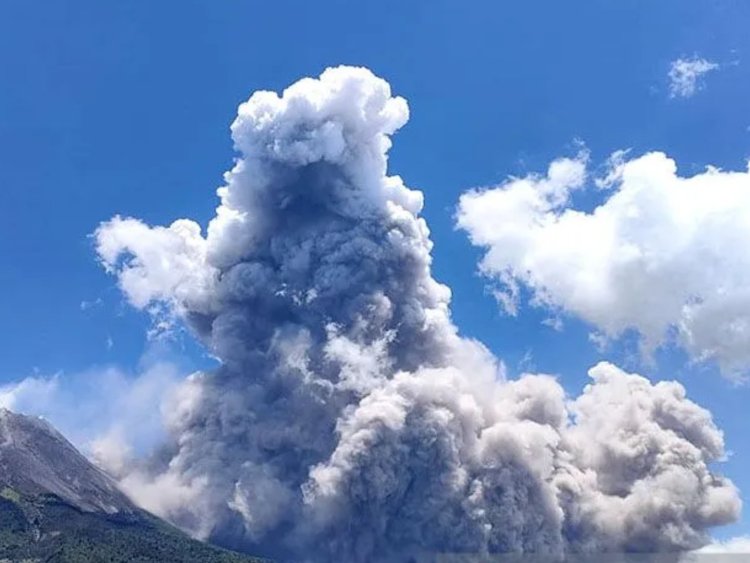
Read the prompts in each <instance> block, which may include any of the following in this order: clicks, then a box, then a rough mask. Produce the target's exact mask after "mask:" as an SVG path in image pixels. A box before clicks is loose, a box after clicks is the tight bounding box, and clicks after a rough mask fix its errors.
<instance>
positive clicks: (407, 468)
mask: <svg viewBox="0 0 750 563" xmlns="http://www.w3.org/2000/svg"><path fill="white" fill-rule="evenodd" d="M407 120H408V107H407V104H406V102H405V101H404V100H403V99H402V98H399V97H395V96H393V95H392V93H391V89H390V86H389V85H388V83H387V82H385V81H384V80H382V79H380V78H377V77H375V76H374V75H373V74H372V73H371V72H370V71H368V70H366V69H363V68H350V67H338V68H333V69H328V70H326V71H325V72H324V73H323V74H322V75H321V76H320V77H319V78H317V79H310V78H307V79H303V80H301V81H299V82H297V83H295V84H294V85H292V86H291V87H289V88H288V89H286V90H285V91H284V92H283V93H282V94H281V95H278V94H276V93H274V92H256V93H255V94H253V95H252V96H251V97H250V99H249V100H248V101H247V102H245V103H243V104H242V105H241V106H240V107H239V110H238V116H237V119H236V120H235V122H234V123H233V124H232V128H231V130H232V138H233V140H234V143H235V147H236V149H237V151H238V152H239V157H238V159H237V160H236V163H235V166H234V167H233V169H232V170H231V171H229V172H227V173H226V175H225V185H224V186H223V187H221V188H220V189H219V190H218V196H219V198H220V201H221V203H220V205H219V207H218V209H217V212H216V216H215V217H214V219H213V220H212V221H211V222H210V224H209V225H208V229H207V232H206V234H205V235H203V233H202V230H201V228H200V226H199V225H198V224H196V223H195V222H193V221H189V220H184V219H183V220H179V221H176V222H175V223H173V224H172V225H170V226H168V227H151V226H147V225H145V224H144V223H142V222H141V221H139V220H137V219H132V218H121V217H115V218H113V219H112V220H110V221H108V222H106V223H103V224H102V225H101V226H100V228H99V229H98V230H97V232H96V241H97V250H98V253H99V256H100V259H101V261H102V263H103V264H104V266H105V267H106V268H107V269H108V270H109V271H110V272H111V273H113V274H114V275H116V276H117V279H118V282H119V284H120V287H121V288H122V290H123V291H124V293H125V295H126V296H127V297H128V299H129V300H130V302H131V303H132V304H133V305H134V306H135V307H138V308H142V309H147V310H152V311H153V310H157V311H161V313H160V314H165V313H164V312H165V311H166V314H167V315H169V316H171V317H173V318H176V319H179V320H180V321H182V322H184V323H185V324H186V325H187V326H188V327H190V329H191V330H192V331H193V333H194V334H195V335H196V336H197V338H198V339H200V341H201V342H202V343H203V344H204V345H205V346H206V347H207V348H208V349H210V351H211V353H212V354H214V355H215V356H216V357H217V358H218V359H219V360H220V361H221V366H220V367H219V368H218V369H216V370H215V371H213V372H206V373H197V374H194V375H192V376H191V377H189V378H188V379H187V380H186V381H185V383H184V384H183V385H182V386H181V387H180V388H179V389H178V390H177V391H176V392H175V393H173V394H172V396H171V397H170V399H169V401H170V405H169V406H168V407H167V408H165V412H166V413H168V414H167V419H166V421H165V422H166V425H167V427H168V430H169V433H170V436H171V440H170V442H169V443H168V444H167V445H165V446H164V448H163V449H162V450H161V451H159V452H158V453H157V454H155V455H154V456H153V458H151V459H149V460H145V461H144V462H143V463H142V464H140V465H137V466H133V467H129V468H127V469H126V470H124V471H123V472H122V473H121V474H120V477H121V483H122V484H123V487H124V488H125V489H126V490H127V491H128V492H129V494H130V495H131V496H132V497H133V498H134V499H135V500H136V501H138V502H140V503H141V504H142V505H144V506H145V507H146V508H150V509H151V510H153V511H155V512H157V513H158V514H160V515H162V516H164V517H166V518H168V519H170V520H171V521H172V522H174V523H175V524H177V525H179V526H181V527H183V528H184V529H187V530H189V531H190V532H191V533H193V534H195V535H197V536H199V537H202V538H208V539H211V540H213V541H216V542H219V543H221V544H223V545H226V546H230V547H235V548H241V549H245V550H247V551H249V552H252V553H257V554H261V555H269V556H274V557H280V558H282V559H283V558H292V559H295V560H300V559H302V560H321V561H323V560H341V561H343V560H346V561H374V560H403V559H406V558H408V557H421V556H424V555H427V554H431V553H437V552H446V553H447V552H451V553H499V552H514V553H527V552H534V553H544V554H550V555H553V556H554V555H562V554H565V553H584V552H600V551H623V550H637V551H660V550H665V551H669V550H672V551H674V550H686V549H693V548H697V547H700V546H701V545H704V544H705V543H707V541H708V537H707V535H706V530H707V529H708V528H709V527H711V526H715V525H720V524H723V523H726V522H729V521H731V520H733V519H734V518H736V516H737V513H738V511H739V500H738V495H737V491H736V490H735V488H734V487H733V485H732V484H731V483H730V482H729V481H728V480H726V479H724V478H722V477H721V476H719V475H716V474H713V473H712V472H711V470H710V469H709V464H710V463H711V462H713V461H717V460H720V459H721V458H722V456H723V440H722V434H721V432H720V431H719V430H718V429H717V428H716V427H715V425H714V424H713V422H712V420H711V416H710V414H709V413H708V412H707V411H705V410H703V409H701V408H700V407H699V406H697V405H695V404H694V403H692V402H691V401H689V400H688V399H687V398H686V397H685V392H684V389H683V388H682V387H681V386H680V385H679V384H677V383H659V384H656V385H653V384H651V383H650V382H649V381H648V380H646V379H644V378H642V377H640V376H638V375H634V374H628V373H625V372H623V371H621V370H619V369H618V368H617V367H615V366H613V365H610V364H600V365H598V366H596V367H595V368H593V369H592V370H591V373H590V375H591V377H592V383H591V384H590V385H589V386H588V387H587V388H586V389H585V390H584V392H583V394H582V395H581V396H580V397H578V398H577V399H573V400H569V399H567V398H566V397H565V394H564V391H563V389H562V388H561V386H560V385H559V384H558V383H557V382H556V381H555V379H554V378H552V377H549V376H544V375H527V376H524V377H522V378H520V379H518V380H507V379H506V378H505V377H504V374H503V370H502V364H501V363H500V362H499V361H498V360H497V359H496V358H494V357H493V356H492V354H491V353H490V352H489V351H488V350H487V349H486V348H485V347H484V346H483V345H482V344H480V343H478V342H475V341H471V340H468V339H465V338H462V337H461V336H459V334H458V332H457V329H456V327H455V326H454V325H453V323H452V321H451V319H450V311H449V301H450V291H449V289H448V288H447V287H445V286H443V285H441V284H440V283H438V282H437V281H435V280H434V279H433V277H432V274H431V271H430V263H431V256H430V251H431V248H432V243H431V241H430V239H429V230H428V228H427V225H426V223H425V221H424V220H423V219H422V218H420V217H419V212H420V210H421V207H422V194H421V193H420V192H418V191H416V190H412V189H409V188H407V187H406V186H405V185H404V183H403V181H402V180H401V179H400V178H399V177H398V176H389V175H388V174H387V153H388V149H389V148H390V146H391V141H390V136H391V135H392V134H393V133H394V132H396V130H398V129H399V128H400V127H401V126H403V125H404V124H405V123H406V121H407Z"/></svg>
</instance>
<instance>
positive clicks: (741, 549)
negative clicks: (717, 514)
mask: <svg viewBox="0 0 750 563" xmlns="http://www.w3.org/2000/svg"><path fill="white" fill-rule="evenodd" d="M698 553H746V554H750V536H739V537H736V538H731V539H728V540H725V541H717V542H714V543H712V544H709V545H707V546H706V547H704V548H702V549H700V550H698Z"/></svg>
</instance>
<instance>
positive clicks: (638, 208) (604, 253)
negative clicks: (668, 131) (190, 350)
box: [457, 152, 750, 377]
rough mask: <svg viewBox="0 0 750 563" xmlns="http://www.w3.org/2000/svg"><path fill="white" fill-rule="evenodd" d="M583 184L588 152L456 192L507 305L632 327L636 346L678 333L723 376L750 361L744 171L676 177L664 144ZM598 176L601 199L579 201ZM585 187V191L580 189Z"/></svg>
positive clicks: (647, 347)
mask: <svg viewBox="0 0 750 563" xmlns="http://www.w3.org/2000/svg"><path fill="white" fill-rule="evenodd" d="M612 162H613V164H612V166H613V168H612V170H611V171H610V172H609V173H608V174H607V176H606V177H605V178H603V179H601V178H600V179H598V181H596V182H587V181H586V159H585V157H579V158H576V159H568V158H563V159H559V160H556V161H554V162H553V163H552V164H551V165H550V167H549V171H548V173H547V175H546V176H539V175H530V176H527V177H524V178H511V179H510V180H508V181H506V182H504V183H502V184H501V185H499V186H497V187H494V188H489V189H480V190H472V191H469V192H467V193H465V194H463V195H462V196H461V199H460V203H459V207H458V213H457V223H458V225H459V227H460V228H462V229H464V230H465V231H466V232H467V233H468V234H469V237H470V239H471V241H472V243H473V244H475V245H476V246H479V247H481V248H483V249H485V250H486V253H485V254H484V257H483V258H482V260H481V264H480V269H481V271H482V272H483V273H484V274H485V275H486V276H488V277H489V278H491V279H493V280H495V281H496V282H497V284H498V285H497V290H496V293H497V295H498V297H499V300H500V302H501V304H502V305H503V307H504V308H505V309H506V310H507V311H508V312H510V313H511V314H513V313H515V311H516V309H517V307H518V306H519V295H520V293H519V287H521V286H523V287H526V288H528V289H529V290H530V292H531V295H532V304H533V305H534V306H538V307H544V308H549V309H551V310H553V311H555V312H556V313H559V312H565V313H568V314H572V315H575V316H577V317H580V318H581V319H583V320H584V321H586V322H588V323H590V324H591V325H593V326H594V327H595V329H596V330H597V331H599V332H600V333H601V334H602V335H603V336H604V337H606V338H616V337H618V336H620V335H622V334H623V333H624V332H625V331H627V330H628V329H633V330H635V331H637V332H638V334H639V335H640V337H641V344H642V347H643V351H644V352H645V353H646V354H648V353H650V352H652V351H653V350H654V349H655V348H656V347H658V346H660V345H663V344H666V343H671V342H675V343H677V344H678V345H679V346H681V347H682V348H684V350H685V351H686V352H687V353H688V354H689V356H690V357H691V358H692V359H693V360H695V361H704V360H715V361H716V362H718V364H719V365H720V367H721V369H722V371H723V372H724V373H725V374H726V375H727V376H730V377H740V376H741V375H742V374H743V373H744V372H746V371H747V369H748V367H750V253H748V252H747V251H746V247H747V241H748V240H750V173H748V172H747V171H739V172H732V171H722V170H718V169H716V168H708V169H707V170H705V171H704V172H701V173H698V174H695V175H693V176H687V177H684V176H680V175H679V174H678V173H677V165H676V163H675V162H674V160H672V159H670V158H669V157H667V156H666V155H665V154H663V153H659V152H653V153H648V154H645V155H643V156H641V157H638V158H634V159H632V160H626V159H625V156H624V154H623V153H617V155H615V158H614V159H613V161H612ZM590 184H595V185H596V188H595V189H597V190H602V189H604V190H608V191H601V192H597V193H595V194H593V195H594V196H595V197H596V196H599V195H603V196H604V201H603V202H602V203H600V204H599V205H597V206H596V207H595V208H594V209H592V210H590V211H582V210H579V209H576V207H575V205H574V204H573V203H572V202H573V198H574V197H575V194H576V192H582V191H584V190H585V189H586V186H588V185H590ZM588 195H591V192H589V194H588Z"/></svg>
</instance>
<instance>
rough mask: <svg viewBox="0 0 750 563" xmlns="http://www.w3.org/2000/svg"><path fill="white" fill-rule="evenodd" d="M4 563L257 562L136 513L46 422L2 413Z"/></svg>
mask: <svg viewBox="0 0 750 563" xmlns="http://www.w3.org/2000/svg"><path fill="white" fill-rule="evenodd" d="M0 561H39V562H41V561H45V562H46V561H49V562H71V563H72V562H75V563H78V562H81V563H83V562H100V561H101V562H123V563H124V562H141V563H148V562H154V563H155V562H160V563H161V562H166V561H170V562H185V563H193V562H195V563H199V562H200V563H212V562H216V563H240V562H250V561H258V560H257V559H253V558H250V557H247V556H244V555H240V554H236V553H232V552H229V551H225V550H222V549H219V548H216V547H213V546H210V545H207V544H204V543H201V542H198V541H196V540H193V539H191V538H189V537H188V536H186V535H185V534H183V533H182V532H180V531H179V530H177V529H175V528H173V527H172V526H170V525H169V524H167V523H165V522H163V521H161V520H159V519H158V518H156V517H155V516H152V515H151V514H149V513H147V512H145V511H143V510H141V509H139V508H138V507H136V506H135V505H134V504H133V503H132V502H131V501H130V500H129V499H128V498H127V497H126V496H125V495H124V494H123V493H121V492H120V491H119V490H118V488H117V486H116V484H115V483H114V481H113V480H112V479H111V478H110V477H108V476H107V475H106V474H105V473H103V472H102V471H100V470H99V469H97V468H96V467H95V466H94V465H92V464H91V463H90V462H89V461H88V460H87V459H86V458H85V457H84V456H82V455H81V454H80V453H79V452H78V451H77V450H76V449H75V448H74V447H73V446H72V445H71V444H70V443H69V442H68V441H67V440H66V439H65V438H64V437H63V436H62V435H61V434H60V433H59V432H57V431H56V430H55V429H54V428H53V427H52V426H51V425H49V424H48V423H47V422H45V421H43V420H41V419H38V418H33V417H29V416H23V415H18V414H14V413H12V412H10V411H7V410H5V409H0Z"/></svg>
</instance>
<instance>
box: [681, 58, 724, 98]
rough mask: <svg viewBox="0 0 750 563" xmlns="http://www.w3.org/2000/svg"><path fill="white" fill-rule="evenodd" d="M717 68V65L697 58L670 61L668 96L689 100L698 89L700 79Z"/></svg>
mask: <svg viewBox="0 0 750 563" xmlns="http://www.w3.org/2000/svg"><path fill="white" fill-rule="evenodd" d="M718 68H719V65H718V64H717V63H714V62H712V61H709V60H706V59H702V58H699V57H693V58H691V59H677V60H676V61H672V64H671V66H670V68H669V96H670V97H671V98H690V97H691V96H693V95H694V94H695V93H696V92H697V91H698V90H699V89H700V87H701V77H703V75H705V74H706V73H708V72H711V71H712V70H716V69H718Z"/></svg>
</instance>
